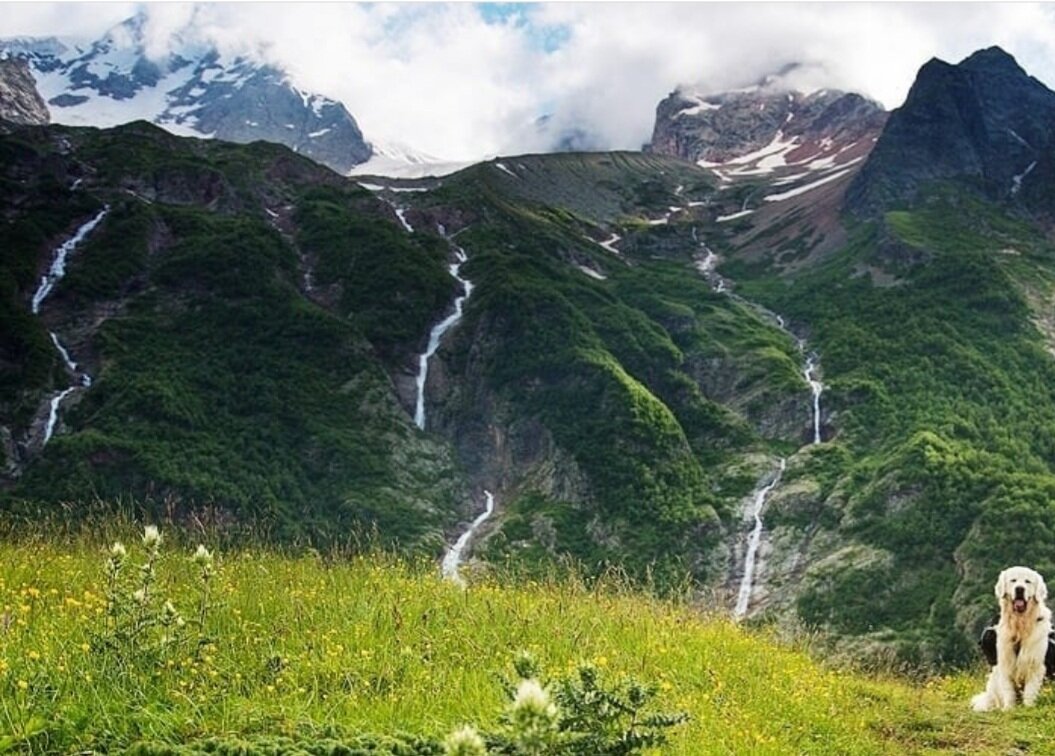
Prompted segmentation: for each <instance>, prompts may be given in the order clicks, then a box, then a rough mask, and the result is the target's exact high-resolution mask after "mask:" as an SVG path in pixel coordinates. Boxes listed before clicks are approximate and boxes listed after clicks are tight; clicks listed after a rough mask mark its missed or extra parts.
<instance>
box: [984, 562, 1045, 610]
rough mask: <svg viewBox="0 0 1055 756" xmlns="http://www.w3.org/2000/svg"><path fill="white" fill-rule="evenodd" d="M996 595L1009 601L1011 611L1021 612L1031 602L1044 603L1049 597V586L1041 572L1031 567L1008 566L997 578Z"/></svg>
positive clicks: (1001, 599) (1000, 599)
mask: <svg viewBox="0 0 1055 756" xmlns="http://www.w3.org/2000/svg"><path fill="white" fill-rule="evenodd" d="M995 592H996V597H997V599H998V600H999V601H1000V602H1001V603H1003V602H1007V605H1008V607H1009V608H1010V609H1011V611H1013V612H1016V613H1019V614H1021V613H1022V612H1024V611H1026V609H1028V608H1029V605H1030V603H1033V604H1043V603H1044V602H1045V601H1046V600H1047V598H1048V587H1047V586H1046V585H1044V578H1042V577H1041V576H1040V573H1038V572H1036V571H1035V570H1031V569H1029V567H1008V568H1007V569H1006V570H1004V571H1003V572H1001V573H1000V577H998V578H997V579H996V588H995Z"/></svg>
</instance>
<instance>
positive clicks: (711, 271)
mask: <svg viewBox="0 0 1055 756" xmlns="http://www.w3.org/2000/svg"><path fill="white" fill-rule="evenodd" d="M692 238H693V241H695V242H696V243H697V244H698V245H699V247H700V249H701V250H702V252H703V253H704V256H703V257H697V258H696V261H695V267H696V269H697V270H698V271H699V272H700V274H701V275H702V276H703V277H704V278H705V279H706V280H707V282H708V283H709V284H710V285H711V288H712V289H713V290H714V291H715V292H716V293H719V294H726V295H727V296H729V297H731V298H733V299H735V300H737V301H738V302H740V303H742V304H744V305H746V306H747V307H750V308H751V309H753V310H754V311H755V312H757V313H759V314H760V315H762V317H764V318H765V319H766V320H768V321H770V322H771V323H773V324H774V325H775V326H776V327H777V328H779V329H780V330H782V331H783V332H784V333H786V334H787V335H788V336H790V337H791V338H792V339H794V341H795V344H796V345H797V346H798V348H799V351H800V352H801V353H802V355H803V364H802V376H803V378H805V380H806V383H807V384H808V385H809V387H810V394H811V398H812V402H811V412H810V421H811V430H812V434H811V441H810V444H808V445H814V444H819V443H821V441H823V438H822V435H821V395H822V394H823V393H824V384H823V383H822V382H821V380H820V378H819V377H818V371H819V368H820V360H819V358H818V356H817V354H816V353H814V352H812V351H810V350H809V349H808V348H807V346H808V345H807V344H806V341H805V339H802V338H799V337H798V336H796V335H795V334H794V333H792V332H791V329H789V328H788V324H787V321H786V320H785V319H784V317H783V316H782V315H778V314H776V313H775V312H772V311H771V310H769V309H767V308H766V307H763V306H762V305H760V304H758V303H757V302H752V301H750V300H748V299H744V298H743V297H741V296H740V295H739V294H736V293H734V292H732V291H730V290H729V289H728V287H727V286H726V281H725V279H724V278H722V277H721V276H720V275H719V274H718V272H717V270H716V269H717V266H718V262H719V258H718V255H716V254H715V253H714V251H713V250H711V249H710V248H709V247H708V246H707V245H706V244H705V243H704V242H703V241H701V240H700V239H699V237H698V236H697V233H696V228H695V227H693V229H692ZM786 469H787V458H786V457H782V458H781V459H780V461H779V462H778V464H777V470H776V472H775V474H774V473H766V477H765V478H763V480H766V478H768V481H767V482H765V483H760V484H759V486H758V487H757V488H756V489H755V491H754V493H753V494H752V498H751V508H750V510H749V511H750V513H751V519H752V520H753V521H754V524H753V526H752V528H751V532H750V534H749V535H748V538H747V544H746V547H745V549H744V569H743V574H742V575H741V577H740V587H739V590H738V591H737V597H736V605H735V606H734V608H733V616H735V617H737V618H739V617H744V616H745V615H746V614H747V611H748V609H749V608H750V606H751V596H752V594H753V593H754V589H755V576H756V572H757V570H756V564H757V561H758V551H759V548H760V547H761V545H762V531H763V530H764V528H765V522H764V520H763V517H762V516H763V514H764V513H765V509H766V503H767V501H768V500H769V496H770V494H772V493H773V491H774V490H775V489H776V488H777V486H779V485H780V482H781V480H782V478H783V476H784V471H785V470H786Z"/></svg>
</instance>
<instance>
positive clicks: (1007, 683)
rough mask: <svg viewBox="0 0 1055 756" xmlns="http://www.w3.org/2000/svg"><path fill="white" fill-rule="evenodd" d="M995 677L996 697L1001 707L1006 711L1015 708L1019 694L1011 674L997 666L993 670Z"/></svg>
mask: <svg viewBox="0 0 1055 756" xmlns="http://www.w3.org/2000/svg"><path fill="white" fill-rule="evenodd" d="M993 677H994V680H993V682H994V683H995V685H994V688H995V690H994V693H995V694H996V696H995V698H996V700H997V703H999V704H1000V708H1001V709H1004V710H1005V711H1006V710H1007V709H1013V708H1015V703H1016V701H1017V698H1018V695H1017V693H1016V691H1015V684H1014V683H1013V682H1012V681H1011V675H1010V674H1009V673H1008V672H1007V671H1005V670H1004V669H1001V668H1000V667H999V666H997V667H996V669H994V670H993Z"/></svg>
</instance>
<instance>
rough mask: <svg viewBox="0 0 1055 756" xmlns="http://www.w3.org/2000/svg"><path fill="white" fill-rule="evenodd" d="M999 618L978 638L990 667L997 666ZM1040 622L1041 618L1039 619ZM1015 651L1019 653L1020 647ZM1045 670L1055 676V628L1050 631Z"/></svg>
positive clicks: (1045, 656) (1049, 674)
mask: <svg viewBox="0 0 1055 756" xmlns="http://www.w3.org/2000/svg"><path fill="white" fill-rule="evenodd" d="M999 621H1000V620H999V618H997V619H996V620H995V621H994V622H993V624H992V625H990V626H989V627H987V628H986V629H985V630H983V631H982V635H981V637H980V638H979V639H978V646H979V647H980V648H981V649H982V656H984V657H985V660H986V661H987V662H989V666H990V667H995V666H996V624H997V622H999ZM1037 622H1040V620H1037ZM1015 653H1016V654H1017V653H1018V648H1016V649H1015ZM1044 670H1045V672H1046V676H1047V677H1055V630H1052V631H1051V632H1050V633H1048V650H1047V652H1046V653H1045V654H1044Z"/></svg>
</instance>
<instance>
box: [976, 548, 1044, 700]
mask: <svg viewBox="0 0 1055 756" xmlns="http://www.w3.org/2000/svg"><path fill="white" fill-rule="evenodd" d="M995 591H996V598H997V600H998V601H999V602H1000V622H999V623H997V625H996V666H994V667H993V670H992V671H991V672H990V673H989V681H988V682H987V683H986V686H985V690H984V691H983V692H981V693H979V694H978V695H977V696H975V697H974V698H972V699H971V708H973V709H974V710H975V711H990V710H992V709H996V708H1000V709H1010V708H1012V707H1013V706H1014V705H1015V702H1016V700H1017V697H1018V694H1019V693H1021V694H1022V703H1023V704H1024V705H1026V706H1032V705H1033V704H1034V703H1036V701H1037V694H1038V693H1040V686H1041V683H1043V682H1044V674H1045V666H1044V657H1045V655H1046V654H1047V651H1048V634H1049V633H1050V632H1051V610H1049V609H1048V607H1047V606H1046V605H1045V603H1044V602H1045V600H1046V599H1047V598H1048V588H1047V586H1046V585H1044V578H1042V577H1041V576H1040V575H1039V574H1038V573H1036V572H1035V571H1033V570H1031V569H1029V568H1028V567H1009V568H1007V569H1006V570H1004V571H1003V572H1001V573H1000V577H998V578H997V579H996V589H995Z"/></svg>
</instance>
